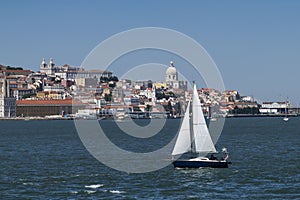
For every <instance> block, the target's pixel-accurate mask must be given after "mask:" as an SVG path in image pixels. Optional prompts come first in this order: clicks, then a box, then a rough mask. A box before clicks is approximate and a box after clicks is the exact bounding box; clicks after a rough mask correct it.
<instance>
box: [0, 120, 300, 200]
mask: <svg viewBox="0 0 300 200" xmlns="http://www.w3.org/2000/svg"><path fill="white" fill-rule="evenodd" d="M100 123H101V124H102V125H103V127H106V128H107V129H109V130H110V138H111V140H114V141H115V143H116V144H117V143H120V144H119V145H120V146H122V145H123V147H124V148H127V149H131V147H132V146H134V147H135V148H133V149H134V150H136V151H140V152H143V151H144V146H147V143H149V140H148V141H147V142H145V144H143V140H138V144H134V142H132V141H130V142H126V138H125V139H124V138H123V139H122V140H121V141H120V140H118V139H117V138H114V137H117V136H118V137H119V134H120V133H119V132H118V131H120V130H118V129H116V128H115V124H114V123H113V121H111V120H106V121H101V122H100ZM138 123H143V120H142V121H141V120H140V121H139V122H138ZM145 123H147V122H145ZM179 125H180V120H168V122H167V124H166V126H167V127H166V130H167V131H164V134H161V135H160V136H159V137H160V138H159V140H153V141H151V143H152V146H157V145H155V144H153V143H155V142H157V143H159V144H158V146H161V143H162V142H164V140H166V141H168V140H170V138H171V137H173V136H174V132H176V130H177V129H178V127H179ZM0 127H1V128H0V160H1V161H0V199H300V192H299V191H300V156H299V152H300V118H290V121H289V122H283V120H282V118H232V119H226V123H225V127H224V129H223V132H222V135H221V137H220V139H219V141H218V143H217V146H223V145H226V146H227V148H228V150H229V151H230V159H231V161H232V165H230V167H229V168H228V169H193V170H178V169H174V168H173V166H171V165H169V166H167V167H165V168H163V169H161V170H158V171H154V172H149V173H140V174H134V173H133V174H128V173H125V172H120V171H117V170H114V169H111V168H109V167H107V166H105V165H104V164H102V163H100V162H99V161H98V160H96V159H95V158H94V157H93V156H91V155H90V154H89V153H88V151H87V150H86V149H85V147H84V146H83V144H82V142H81V141H80V139H79V136H78V135H77V133H76V129H75V126H74V122H73V121H71V120H53V121H47V120H29V121H21V120H18V121H13V120H11V121H9V120H1V121H0ZM123 147H122V148H123Z"/></svg>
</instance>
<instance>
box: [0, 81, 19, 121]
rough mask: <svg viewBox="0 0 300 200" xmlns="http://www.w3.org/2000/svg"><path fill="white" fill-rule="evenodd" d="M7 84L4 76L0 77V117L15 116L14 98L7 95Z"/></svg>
mask: <svg viewBox="0 0 300 200" xmlns="http://www.w3.org/2000/svg"><path fill="white" fill-rule="evenodd" d="M8 87H9V85H7V80H6V79H5V78H1V79H0V117H15V116H16V98H15V97H9V93H10V92H9V89H8Z"/></svg>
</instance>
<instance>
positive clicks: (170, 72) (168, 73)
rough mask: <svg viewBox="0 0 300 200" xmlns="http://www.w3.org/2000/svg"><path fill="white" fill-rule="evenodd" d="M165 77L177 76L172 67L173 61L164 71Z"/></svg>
mask: <svg viewBox="0 0 300 200" xmlns="http://www.w3.org/2000/svg"><path fill="white" fill-rule="evenodd" d="M166 75H177V70H176V68H175V67H174V64H173V61H171V62H170V66H169V67H168V69H167V71H166Z"/></svg>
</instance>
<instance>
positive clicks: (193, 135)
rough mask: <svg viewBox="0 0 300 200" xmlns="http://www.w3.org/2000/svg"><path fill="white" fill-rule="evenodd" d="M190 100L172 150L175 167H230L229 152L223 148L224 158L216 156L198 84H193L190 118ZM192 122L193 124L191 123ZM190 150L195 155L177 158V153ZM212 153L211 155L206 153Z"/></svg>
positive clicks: (180, 153)
mask: <svg viewBox="0 0 300 200" xmlns="http://www.w3.org/2000/svg"><path fill="white" fill-rule="evenodd" d="M190 104H191V103H190V102H189V103H188V105H187V109H186V112H185V115H184V118H183V121H182V125H181V127H180V130H179V133H178V136H177V140H176V143H175V146H174V149H173V151H172V159H173V160H174V161H173V165H174V167H175V168H200V167H212V168H228V164H230V162H229V161H228V152H227V149H226V148H223V149H222V151H223V153H224V156H225V157H224V158H222V159H218V158H216V157H215V156H214V154H216V153H217V150H216V148H215V146H214V143H213V141H212V139H211V136H210V133H209V130H208V128H207V125H206V121H205V118H204V115H203V112H202V108H201V104H200V100H199V96H198V92H197V88H196V85H195V83H194V86H193V100H192V117H191V119H190ZM191 122H192V123H191ZM190 124H192V126H191V125H190ZM188 152H190V153H191V154H193V155H195V156H193V157H191V158H188V159H178V160H175V159H174V157H175V156H176V155H182V154H185V153H188ZM208 154H210V155H211V156H210V157H206V155H208Z"/></svg>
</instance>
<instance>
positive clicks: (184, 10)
mask: <svg viewBox="0 0 300 200" xmlns="http://www.w3.org/2000/svg"><path fill="white" fill-rule="evenodd" d="M299 24H300V1H276V0H272V1H271V0H270V1H258V0H257V1H176V0H170V1H167V0H165V1H143V0H139V1H138V0H137V1H130V0H129V1H117V0H115V1H113V0H112V1H108V0H107V1H100V0H97V1H96V0H95V1H88V0H87V1H83V0H82V1H80V0H78V1H74V0H52V1H46V0H36V1H33V0H27V1H18V0H7V1H0V28H1V29H0V30H1V33H0V36H1V37H0V63H1V64H4V65H10V66H22V67H23V68H29V69H32V70H34V71H37V70H38V67H39V64H40V62H41V59H42V58H46V59H47V60H48V59H49V57H53V58H54V61H55V63H56V64H58V65H63V64H65V63H67V64H70V65H77V66H78V65H80V64H81V63H82V61H83V59H84V58H85V57H86V56H87V54H88V53H89V52H90V51H91V50H92V49H93V48H94V47H95V46H96V45H98V44H99V43H100V42H101V41H103V40H105V39H106V38H108V37H110V36H111V35H113V34H116V33H118V32H121V31H125V30H128V29H132V28H137V27H147V26H155V27H165V28H170V29H174V30H177V31H180V32H182V33H184V34H186V35H188V36H190V37H192V38H194V39H195V40H196V41H197V42H199V43H200V44H201V45H202V46H203V47H204V48H205V49H206V50H207V51H208V53H209V54H210V55H211V57H212V58H213V60H214V61H215V62H216V64H217V66H218V68H219V70H220V72H221V74H222V76H223V79H224V83H225V87H226V89H237V90H239V91H240V93H241V94H242V95H253V96H254V97H255V98H256V99H258V100H263V101H275V100H283V99H284V98H285V97H286V96H288V97H289V98H290V99H291V100H292V103H293V104H294V105H300V89H299V85H300V60H299V59H300V55H299V53H300V25H299ZM170 59H172V58H170V57H168V59H166V58H162V59H161V62H162V63H161V64H165V65H168V63H169V61H170ZM175 60H176V59H175ZM175 64H176V62H175ZM179 64H181V63H180V62H179ZM114 72H115V73H116V74H117V72H116V71H114Z"/></svg>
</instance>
